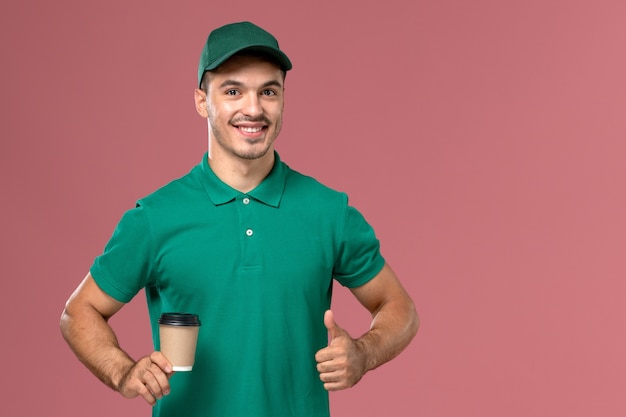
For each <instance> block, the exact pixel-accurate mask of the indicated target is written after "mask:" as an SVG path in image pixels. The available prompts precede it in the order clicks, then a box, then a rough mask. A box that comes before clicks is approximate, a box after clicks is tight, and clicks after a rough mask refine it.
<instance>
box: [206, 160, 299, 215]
mask: <svg viewBox="0 0 626 417" xmlns="http://www.w3.org/2000/svg"><path fill="white" fill-rule="evenodd" d="M201 166H202V184H203V185H204V189H205V190H206V192H207V194H208V195H209V198H210V199H211V201H212V202H213V204H215V205H216V206H217V205H220V204H226V203H228V202H230V201H233V200H234V199H236V198H237V196H239V195H242V194H243V193H241V192H240V191H237V190H235V189H234V188H232V187H231V186H229V185H228V184H226V183H224V182H223V181H222V180H220V179H219V178H218V177H217V175H215V173H214V172H213V170H212V169H211V167H210V165H209V154H208V152H206V153H205V154H204V157H203V158H202V163H201ZM286 178H287V167H286V166H285V164H284V163H282V162H281V160H280V157H279V155H278V152H276V151H274V166H273V167H272V170H271V171H270V173H269V174H268V175H267V177H265V178H264V179H263V181H261V183H260V184H259V185H257V187H256V188H255V189H253V190H252V191H250V192H249V193H247V195H248V196H250V197H252V198H254V199H255V200H258V201H260V202H262V203H264V204H267V205H268V206H272V207H278V206H279V205H280V200H281V198H282V196H283V192H284V190H285V180H286Z"/></svg>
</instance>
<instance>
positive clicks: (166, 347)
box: [159, 313, 200, 372]
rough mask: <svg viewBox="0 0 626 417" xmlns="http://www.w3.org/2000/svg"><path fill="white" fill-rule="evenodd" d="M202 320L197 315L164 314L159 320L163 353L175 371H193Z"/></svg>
mask: <svg viewBox="0 0 626 417" xmlns="http://www.w3.org/2000/svg"><path fill="white" fill-rule="evenodd" d="M199 330H200V319H199V318H198V315H197V314H189V313H163V314H161V317H160V318H159V338H160V339H161V353H163V355H165V357H166V358H167V359H168V360H169V361H170V362H171V364H172V367H173V370H174V371H178V372H180V371H191V369H192V368H193V363H194V361H195V358H196V343H197V342H198V331H199Z"/></svg>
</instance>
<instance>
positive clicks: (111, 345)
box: [61, 306, 135, 390]
mask: <svg viewBox="0 0 626 417" xmlns="http://www.w3.org/2000/svg"><path fill="white" fill-rule="evenodd" d="M61 333H62V334H63V337H64V338H65V340H66V341H67V343H68V344H69V346H70V348H71V349H72V350H73V351H74V353H75V354H76V356H77V357H78V359H79V360H80V361H81V362H82V363H84V364H85V366H86V367H87V368H88V369H89V370H90V371H91V372H92V373H93V374H94V375H96V376H97V377H98V378H99V379H100V380H101V381H102V382H104V383H105V384H106V385H108V386H109V387H111V388H113V389H114V390H118V387H119V383H120V380H121V379H122V377H123V375H124V374H125V373H126V372H127V371H128V370H129V369H130V368H131V367H132V366H133V364H134V363H135V362H134V361H133V360H132V359H131V358H130V357H129V356H128V355H127V354H126V353H125V352H124V351H123V350H122V349H120V347H119V344H118V341H117V337H116V336H115V333H114V332H113V329H111V326H109V324H108V323H107V321H106V320H105V319H104V318H103V317H102V316H101V315H100V314H99V313H98V312H97V311H96V310H95V309H94V308H91V307H87V306H82V307H80V308H78V307H74V308H73V307H71V306H68V307H66V309H65V310H64V311H63V314H62V316H61Z"/></svg>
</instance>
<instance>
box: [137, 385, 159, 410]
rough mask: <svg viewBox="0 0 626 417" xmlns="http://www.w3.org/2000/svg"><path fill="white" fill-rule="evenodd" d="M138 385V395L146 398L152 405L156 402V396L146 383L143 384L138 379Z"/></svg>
mask: <svg viewBox="0 0 626 417" xmlns="http://www.w3.org/2000/svg"><path fill="white" fill-rule="evenodd" d="M137 385H138V387H137V395H139V396H140V397H142V398H143V399H144V400H146V402H147V403H148V404H150V405H154V404H156V398H155V397H154V395H153V394H152V392H151V391H150V389H149V388H148V387H147V386H146V385H145V384H142V383H141V382H139V381H137Z"/></svg>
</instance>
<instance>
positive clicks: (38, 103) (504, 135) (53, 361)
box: [0, 0, 626, 417]
mask: <svg viewBox="0 0 626 417" xmlns="http://www.w3.org/2000/svg"><path fill="white" fill-rule="evenodd" d="M624 4H625V3H624V2H623V1H621V0H616V1H602V0H594V1H592V0H589V1H565V0H563V1H557V0H530V1H529V0H526V1H496V0H492V1H485V0H482V1H463V0H456V1H453V0H438V1H419V0H417V1H409V0H406V1H400V0H389V1H385V2H378V1H376V2H375V1H365V0H362V1H356V0H355V1H349V2H348V1H338V0H333V1H330V0H318V1H315V2H309V3H302V2H296V1H286V0H283V1H266V2H262V1H255V2H252V1H245V0H244V1H241V2H237V3H232V2H208V1H203V2H200V1H178V2H160V3H159V2H154V1H147V0H136V1H108V2H101V1H98V2H93V1H85V0H59V1H53V2H51V1H44V0H37V1H36V0H30V1H28V0H24V1H20V2H17V1H14V2H4V3H3V5H2V7H1V9H2V11H1V12H0V34H1V36H0V39H1V40H0V42H2V45H1V49H0V53H1V55H0V59H1V61H2V67H1V68H2V69H1V74H2V77H1V79H0V83H1V89H0V91H1V92H2V94H1V96H0V100H1V101H2V104H1V105H2V112H1V113H0V117H1V119H0V120H1V123H0V129H1V131H0V137H1V142H0V158H1V160H0V161H1V164H0V166H1V168H0V169H2V175H1V181H2V205H1V210H2V215H1V221H2V234H1V236H2V237H1V238H0V239H1V240H0V244H1V249H2V250H1V252H0V253H1V256H2V259H1V262H0V267H1V268H2V270H1V278H0V279H1V281H0V291H1V294H2V298H3V302H2V304H1V306H0V308H1V313H2V316H3V320H2V321H3V331H4V336H3V337H2V343H0V349H1V351H0V352H1V356H0V357H1V358H2V376H3V380H4V383H3V388H2V394H1V397H2V405H1V406H0V408H1V409H2V410H3V411H2V414H3V415H7V416H61V415H62V416H69V417H72V416H81V417H82V416H86V415H89V416H92V417H98V416H107V417H108V416H111V415H125V416H129V415H135V416H141V415H144V416H148V415H149V406H147V405H145V404H144V403H143V402H142V401H141V400H125V399H122V398H121V397H120V396H119V395H118V394H116V393H114V392H112V391H110V390H109V389H108V388H106V387H105V386H103V385H102V384H101V383H100V382H99V381H97V380H96V379H95V377H93V376H91V374H89V373H88V371H86V369H84V368H83V366H82V365H81V364H80V363H78V361H77V360H76V359H75V358H74V356H73V355H72V353H71V352H70V350H69V349H68V348H67V346H66V345H65V342H64V341H63V340H62V338H61V336H60V333H59V330H58V318H59V314H60V312H61V310H62V307H63V303H64V302H65V300H66V298H67V297H68V295H69V294H70V292H71V291H72V290H73V289H74V288H75V286H76V285H77V284H78V282H79V281H80V280H81V279H82V277H83V276H84V275H85V273H86V272H87V270H88V268H89V266H90V265H91V262H92V260H93V258H94V257H95V256H96V255H98V254H99V253H100V251H101V250H102V248H103V246H104V244H105V243H106V241H107V240H108V238H109V236H110V234H111V232H112V230H113V227H114V226H115V224H116V223H117V220H118V219H119V217H120V216H121V214H122V212H123V211H124V210H126V209H128V208H130V207H131V206H132V205H133V204H134V201H135V199H136V198H138V197H140V196H143V195H144V194H147V193H149V192H150V191H152V190H153V189H155V188H156V187H158V186H160V185H162V184H164V183H165V182H167V181H169V180H170V179H173V178H175V177H178V176H180V175H183V174H184V173H186V172H187V171H188V170H189V169H190V168H191V166H193V165H194V164H196V163H197V162H198V161H199V160H200V157H201V155H202V153H203V152H204V151H205V149H206V125H205V123H204V121H203V120H202V119H200V118H199V117H198V116H197V115H196V113H195V110H194V108H193V101H192V98H193V89H194V87H195V82H196V65H197V59H198V55H199V52H200V49H201V48H202V44H203V42H204V39H205V37H206V35H207V34H208V31H209V30H210V29H211V28H213V27H215V26H218V25H221V24H223V23H227V22H230V21H236V20H253V21H255V22H257V23H258V24H260V25H262V26H264V27H266V28H267V29H269V30H270V31H272V32H273V33H274V34H275V35H276V36H277V37H278V38H279V40H280V43H281V46H282V47H283V49H284V50H285V51H286V52H287V53H288V55H289V56H290V57H291V59H292V60H293V62H294V70H293V71H292V72H291V73H290V74H289V76H288V77H287V84H286V85H287V106H286V112H285V118H286V119H285V125H284V129H283V132H282V135H281V137H280V138H279V142H278V144H277V148H278V150H279V152H280V153H281V156H282V158H283V159H284V160H285V161H287V162H288V163H289V164H290V165H291V166H293V167H294V168H297V169H299V170H300V171H302V172H304V173H307V174H310V175H313V176H315V177H317V178H319V179H320V180H322V181H323V182H325V183H327V184H328V185H330V186H332V187H334V188H337V189H340V190H342V191H346V192H348V193H349V195H350V196H351V201H352V202H353V203H354V204H355V205H356V206H357V207H359V208H360V209H361V211H362V212H363V213H364V214H365V216H366V217H367V218H368V220H369V221H370V222H371V223H372V224H373V226H374V227H375V228H376V230H377V231H378V234H379V237H380V239H381V241H382V250H383V253H384V255H385V256H386V257H387V259H388V260H389V262H390V263H391V264H392V266H393V267H394V269H395V270H396V272H397V273H398V275H399V276H400V277H401V279H402V280H403V282H404V283H405V285H406V287H407V289H408V291H409V292H410V293H411V295H412V296H413V298H414V300H415V302H416V305H417V307H418V311H419V313H420V315H421V319H422V326H421V329H420V332H419V334H418V336H417V337H416V339H415V340H414V342H413V343H412V344H411V345H410V346H409V348H408V349H407V350H406V351H405V352H404V353H402V355H401V356H399V357H398V358H397V359H396V360H395V361H394V362H391V363H389V364H387V365H385V366H383V367H381V368H379V369H378V370H376V371H373V372H371V373H370V374H368V375H367V376H366V377H365V378H364V379H363V380H362V381H361V383H360V384H359V385H357V386H356V387H355V388H353V389H352V390H349V391H344V392H339V393H333V394H332V396H331V402H332V410H333V415H334V416H336V417H339V416H363V417H368V416H428V417H439V416H442V417H443V416H468V417H470V416H472V417H473V416H476V417H478V416H481V417H484V416H494V417H495V416H498V417H499V416H507V417H518V416H519V417H526V416H569V417H577V416H581V417H582V416H604V417H608V416H620V417H621V416H624V415H626V395H625V388H626V355H625V352H626V331H625V327H626V292H625V291H626V280H625V279H624V278H625V273H626V256H625V254H624V250H625V244H626V216H625V213H624V206H625V204H626V196H625V188H624V187H625V179H626V163H625V162H626V161H625V154H626V141H625V138H626V117H625V109H626V55H625V54H624V50H625V49H624V48H625V47H624V45H626V24H625V23H624V16H625V13H626V6H624ZM334 308H335V310H336V316H337V320H338V322H339V323H340V324H341V325H343V326H344V327H346V328H347V329H349V330H350V331H351V332H352V334H353V335H355V336H357V335H358V334H360V333H361V332H363V331H365V329H366V328H367V325H368V324H369V320H368V317H367V314H365V311H364V310H362V309H361V308H360V307H359V306H358V305H357V304H356V303H355V302H354V301H353V300H352V299H351V298H350V297H349V296H348V294H347V292H346V291H345V290H343V289H342V290H338V291H337V297H336V299H335V301H334ZM320 319H321V318H320ZM112 323H113V325H114V327H115V328H116V329H117V331H118V334H119V337H120V339H121V341H122V343H123V345H124V346H125V347H126V348H127V349H128V351H129V352H130V353H131V354H132V355H135V356H139V355H142V354H144V353H146V352H148V350H149V349H150V335H149V332H148V328H147V323H148V322H147V313H146V309H145V305H144V300H143V297H142V296H140V297H139V298H138V299H136V300H135V301H134V302H132V303H130V304H129V305H128V306H127V307H126V308H125V309H123V310H122V312H120V313H119V315H118V316H116V317H115V318H114V319H113V320H112ZM216 383H219V381H216ZM277 415H278V414H277Z"/></svg>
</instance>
